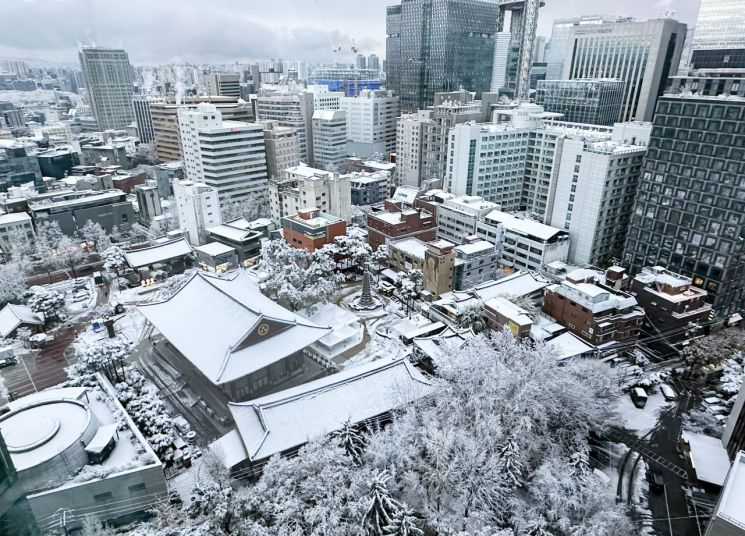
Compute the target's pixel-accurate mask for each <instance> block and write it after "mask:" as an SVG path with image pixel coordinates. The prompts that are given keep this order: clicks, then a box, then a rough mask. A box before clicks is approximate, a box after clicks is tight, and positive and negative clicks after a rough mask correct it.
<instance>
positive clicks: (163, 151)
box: [150, 96, 254, 162]
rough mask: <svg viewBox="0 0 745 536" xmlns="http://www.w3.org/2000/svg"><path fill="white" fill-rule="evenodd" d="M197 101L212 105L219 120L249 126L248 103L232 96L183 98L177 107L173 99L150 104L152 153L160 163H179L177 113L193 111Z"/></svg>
mask: <svg viewBox="0 0 745 536" xmlns="http://www.w3.org/2000/svg"><path fill="white" fill-rule="evenodd" d="M200 102H209V103H211V104H214V105H215V106H216V107H217V109H218V110H220V113H221V114H222V118H223V119H225V120H230V121H241V122H244V123H251V122H253V120H254V113H253V108H252V107H251V105H250V104H249V103H245V102H238V99H237V98H235V97H210V96H203V97H187V98H185V99H182V100H181V101H180V102H179V103H178V104H177V103H176V101H175V100H174V99H168V100H166V101H164V102H152V103H150V115H151V117H152V121H153V136H154V138H155V150H156V151H157V152H158V158H159V159H160V161H161V162H173V161H176V160H181V145H180V142H179V127H178V110H179V109H180V108H188V109H194V108H196V107H197V104H199V103H200Z"/></svg>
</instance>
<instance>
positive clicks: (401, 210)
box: [367, 199, 437, 250]
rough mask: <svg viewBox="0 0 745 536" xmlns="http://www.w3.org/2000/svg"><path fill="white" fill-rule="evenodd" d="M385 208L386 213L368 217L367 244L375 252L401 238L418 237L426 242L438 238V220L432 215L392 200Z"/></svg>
mask: <svg viewBox="0 0 745 536" xmlns="http://www.w3.org/2000/svg"><path fill="white" fill-rule="evenodd" d="M384 206H385V210H384V211H382V212H374V213H370V214H368V215H367V242H368V243H369V244H370V247H372V248H373V250H374V249H377V247H378V246H380V245H381V244H387V243H388V242H390V241H391V240H398V239H401V238H409V237H416V238H418V239H419V240H422V241H424V242H429V241H432V240H434V239H436V238H437V218H435V217H434V215H432V214H431V213H429V212H427V211H426V210H421V209H414V208H409V207H407V206H405V205H404V204H403V203H401V202H396V201H392V200H390V199H389V200H388V201H385V203H384Z"/></svg>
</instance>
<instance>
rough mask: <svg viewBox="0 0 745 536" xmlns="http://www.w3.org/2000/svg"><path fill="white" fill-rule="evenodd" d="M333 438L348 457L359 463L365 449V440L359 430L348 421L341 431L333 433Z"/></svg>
mask: <svg viewBox="0 0 745 536" xmlns="http://www.w3.org/2000/svg"><path fill="white" fill-rule="evenodd" d="M333 436H334V437H335V438H336V440H337V441H338V443H339V446H340V447H342V448H343V449H344V451H345V452H346V453H347V456H349V457H351V458H352V459H353V460H354V461H355V463H359V461H360V457H361V456H362V451H363V450H364V448H365V440H364V439H363V437H362V435H361V434H360V433H359V432H358V431H357V429H356V428H355V427H354V426H353V425H352V424H351V423H350V422H349V421H347V422H345V423H344V426H343V427H342V428H341V429H340V430H337V431H336V432H334V433H333Z"/></svg>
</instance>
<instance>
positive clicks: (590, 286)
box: [543, 274, 644, 345]
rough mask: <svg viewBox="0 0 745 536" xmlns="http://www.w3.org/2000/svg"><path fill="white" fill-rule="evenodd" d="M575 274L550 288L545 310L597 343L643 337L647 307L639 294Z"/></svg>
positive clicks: (577, 332) (561, 322) (570, 328)
mask: <svg viewBox="0 0 745 536" xmlns="http://www.w3.org/2000/svg"><path fill="white" fill-rule="evenodd" d="M589 279H590V280H587V279H575V278H572V277H571V274H570V275H569V276H567V278H566V280H564V281H562V282H561V284H558V285H550V286H549V287H547V288H546V293H545V296H544V299H543V311H544V312H545V313H546V314H548V315H550V316H551V317H552V318H554V319H555V320H556V321H557V322H558V323H560V324H562V325H564V326H566V327H567V328H568V329H569V330H570V331H572V332H573V333H574V334H576V335H579V336H580V337H582V338H583V339H585V340H586V341H589V342H590V343H592V344H594V345H602V344H606V343H609V342H614V341H615V342H624V341H632V340H636V339H638V338H639V330H640V327H641V324H642V321H643V320H644V309H642V308H641V307H639V304H638V303H637V301H636V298H634V297H633V296H631V295H630V294H627V293H625V292H621V291H619V290H616V289H613V288H611V287H608V286H605V285H602V284H599V283H595V282H594V280H592V278H589Z"/></svg>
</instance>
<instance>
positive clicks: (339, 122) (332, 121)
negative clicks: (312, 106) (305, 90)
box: [313, 110, 347, 171]
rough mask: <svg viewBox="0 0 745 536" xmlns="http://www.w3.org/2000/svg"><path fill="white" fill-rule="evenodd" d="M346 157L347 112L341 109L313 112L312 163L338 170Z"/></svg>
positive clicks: (319, 166)
mask: <svg viewBox="0 0 745 536" xmlns="http://www.w3.org/2000/svg"><path fill="white" fill-rule="evenodd" d="M346 158H347V113H346V112H345V111H343V110H316V111H315V112H313V165H314V166H316V167H317V168H320V169H325V170H329V169H332V170H334V171H339V170H340V169H341V167H342V164H344V160H345V159H346Z"/></svg>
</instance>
